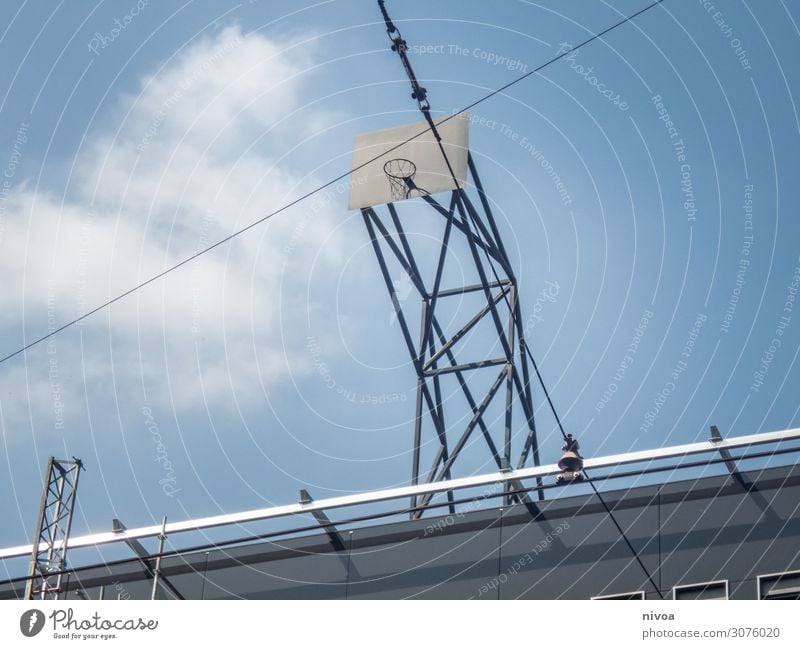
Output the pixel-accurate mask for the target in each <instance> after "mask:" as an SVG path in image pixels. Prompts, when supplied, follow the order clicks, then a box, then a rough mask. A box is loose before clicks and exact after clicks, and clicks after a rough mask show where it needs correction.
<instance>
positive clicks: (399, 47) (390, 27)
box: [378, 0, 664, 599]
mask: <svg viewBox="0 0 800 649" xmlns="http://www.w3.org/2000/svg"><path fill="white" fill-rule="evenodd" d="M661 2H663V0H656V2H653V3H652V4H650V5H648V6H647V7H645V8H644V9H641V10H640V11H638V12H636V13H634V14H631V15H630V16H628V17H627V18H625V19H623V20H621V21H620V22H618V23H617V24H616V25H614V26H612V27H609V28H607V29H606V30H604V31H602V32H599V33H598V34H596V35H594V36H593V37H592V38H590V39H588V40H587V41H584V43H582V44H581V45H579V46H578V47H581V46H582V45H585V44H586V43H587V42H591V41H592V40H595V39H597V38H600V37H601V36H602V35H603V34H605V33H608V32H609V31H611V30H612V29H614V28H615V27H619V26H620V25H623V24H625V23H627V22H629V21H631V20H633V19H634V18H635V17H636V16H639V15H641V14H643V13H644V12H645V11H647V10H648V9H652V8H653V7H655V6H656V5H659V4H661ZM378 5H379V6H380V8H381V11H382V13H383V16H384V20H385V22H386V31H387V33H388V34H389V37H390V38H391V39H392V42H393V43H394V46H393V48H392V49H393V50H395V51H396V52H397V53H398V55H399V56H400V59H401V61H402V62H403V67H404V68H405V69H406V72H407V74H408V77H409V81H410V82H411V85H412V88H414V90H415V94H416V95H417V98H418V103H419V104H420V110H421V111H422V113H423V115H424V116H425V118H426V119H427V120H428V123H429V124H430V129H431V130H432V131H433V134H434V135H435V136H436V141H437V143H438V145H439V151H440V152H441V154H442V157H443V158H444V162H445V164H446V165H447V170H448V172H449V174H450V178H451V179H452V181H453V185H454V186H455V187H456V188H457V189H456V191H459V189H458V188H459V182H458V179H457V178H456V173H455V171H454V170H453V167H452V165H451V164H450V159H449V158H448V156H447V152H446V151H445V149H444V145H443V144H442V141H441V138H440V137H439V136H438V133H437V128H436V125H435V124H434V122H433V121H432V119H431V116H430V104H429V103H428V102H427V98H426V95H425V94H424V92H423V96H422V100H423V101H424V104H423V103H421V102H419V93H418V91H417V87H418V85H419V84H418V83H417V80H416V77H415V75H414V72H413V70H412V68H411V64H410V62H409V61H408V58H407V56H406V54H405V51H406V44H405V41H403V39H402V36H401V34H400V31H399V30H398V29H397V27H396V26H395V25H394V24H393V23H392V21H391V19H390V18H389V15H388V13H387V12H386V9H385V7H384V2H383V0H378ZM393 33H396V34H397V36H394V37H393V36H392V34H393ZM575 49H577V48H575ZM559 58H561V57H556V58H554V59H552V60H551V61H549V62H548V63H545V64H543V65H542V66H540V67H539V68H537V69H535V70H532V71H531V72H529V73H528V74H527V75H524V76H529V75H531V74H535V73H536V72H537V71H538V70H540V69H541V68H542V67H544V66H545V65H548V64H549V63H551V62H553V61H556V60H558V59H559ZM521 78H522V77H521ZM517 81H519V79H517V80H515V81H513V82H511V83H509V84H507V85H506V86H503V87H501V88H499V89H498V90H496V91H494V93H492V94H497V93H498V92H502V90H503V89H504V88H507V87H509V86H511V85H513V84H514V83H516V82H517ZM488 96H491V95H488ZM488 96H487V98H488ZM472 105H475V104H472ZM470 107H471V106H470ZM468 109H469V107H468V108H465V109H464V110H465V111H466V110H468ZM462 112H463V111H462ZM465 212H466V213H467V214H468V217H469V219H470V220H471V221H472V224H473V227H475V229H476V233H477V232H480V228H479V227H478V223H477V218H476V217H475V216H474V215H473V214H472V213H471V212H470V210H465ZM482 249H483V253H484V256H485V257H486V261H487V262H488V263H489V268H490V269H491V271H492V275H493V276H494V280H495V282H497V283H498V284H500V283H501V282H500V277H499V276H498V274H497V269H496V268H495V265H494V261H492V257H491V255H490V254H489V251H488V250H487V249H486V248H482ZM501 251H502V248H501ZM501 254H503V256H505V253H504V252H501ZM506 262H507V260H506ZM503 299H504V300H505V303H506V306H507V307H508V310H509V313H511V314H512V317H513V314H514V309H513V308H512V306H511V302H510V301H509V299H508V296H507V294H506V293H503ZM521 341H522V344H523V346H524V348H525V351H526V353H527V355H528V357H529V358H530V361H531V364H532V365H533V369H534V371H535V372H536V377H537V379H538V380H539V385H541V387H542V392H543V393H544V396H545V397H546V399H547V403H548V405H549V406H550V410H551V411H552V413H553V417H554V418H555V420H556V423H557V424H558V428H559V430H560V431H561V436H562V437H563V438H564V441H567V442H568V441H569V437H568V436H567V432H566V431H565V430H564V425H563V424H562V422H561V418H560V417H559V415H558V411H557V410H556V407H555V404H553V400H552V399H551V397H550V392H549V391H548V390H547V386H546V385H545V383H544V379H543V378H542V374H541V372H540V371H539V366H538V364H537V363H536V360H535V359H534V357H533V352H531V348H530V347H529V345H528V341H527V339H525V338H522V339H521ZM583 475H584V477H585V478H586V481H587V482H588V483H589V485H590V486H591V488H592V491H593V492H594V494H595V496H597V499H598V500H599V501H600V503H601V504H602V505H603V509H605V511H606V514H607V515H608V517H609V518H610V519H611V521H612V522H613V524H614V527H616V528H617V531H618V532H619V535H620V536H621V537H622V539H623V540H624V541H625V544H626V545H627V546H628V549H629V550H630V552H631V554H632V555H633V557H634V558H635V559H636V561H637V563H638V564H639V567H641V569H642V571H643V572H644V574H645V575H646V576H647V579H648V580H649V581H650V584H651V585H652V586H653V588H654V589H655V591H656V593H658V596H659V597H660V598H661V599H664V595H663V594H662V593H661V589H660V588H659V587H658V586H657V585H656V582H655V580H654V579H653V576H652V575H651V574H650V571H649V570H648V569H647V567H646V566H645V565H644V562H643V561H642V559H641V557H640V556H639V553H638V552H637V551H636V549H635V548H634V547H633V544H632V543H631V541H630V539H629V538H628V536H627V534H625V531H624V530H623V529H622V526H621V525H620V524H619V521H618V520H617V518H616V516H614V513H613V512H612V510H611V508H610V507H609V506H608V503H606V501H605V498H603V496H602V495H601V494H600V492H599V491H598V489H597V487H595V484H594V481H593V480H592V479H591V478H590V477H589V475H588V473H586V471H584V472H583Z"/></svg>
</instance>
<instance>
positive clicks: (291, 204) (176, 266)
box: [0, 0, 664, 364]
mask: <svg viewBox="0 0 800 649" xmlns="http://www.w3.org/2000/svg"><path fill="white" fill-rule="evenodd" d="M663 1H664V0H656V2H653V3H652V4H650V5H648V6H647V7H645V8H644V9H641V10H639V11H637V12H636V13H633V14H631V15H630V16H628V17H626V18H624V19H623V20H620V21H619V22H617V23H615V24H613V25H611V26H610V27H607V28H605V29H604V30H602V31H600V32H597V33H596V34H594V35H592V36H591V37H589V38H587V39H586V40H585V41H582V42H581V43H578V44H577V45H576V46H575V47H572V48H570V49H568V50H565V51H564V52H561V53H560V54H557V55H556V56H554V57H553V58H551V59H549V60H548V61H545V62H544V63H542V64H541V65H539V66H537V67H536V68H534V69H533V70H531V71H530V72H527V73H525V74H523V75H521V76H519V77H517V78H516V79H514V80H512V81H510V82H508V83H506V84H504V85H502V86H500V87H499V88H496V89H495V90H493V91H491V92H489V93H488V94H486V95H484V96H482V97H480V98H479V99H476V100H475V101H473V102H472V103H470V104H468V105H467V106H464V108H462V109H461V110H460V111H457V112H455V113H453V114H452V115H449V116H447V117H445V118H443V119H442V120H441V121H439V125H442V124H444V123H446V122H448V121H450V120H451V119H454V118H455V117H456V116H457V115H459V114H461V113H464V112H466V111H468V110H471V109H472V108H474V107H475V106H477V105H479V104H481V103H483V102H484V101H487V100H489V99H491V98H492V97H495V96H496V95H498V94H500V93H502V92H503V91H505V90H508V89H509V88H511V87H512V86H514V85H515V84H517V83H519V82H520V81H523V80H525V79H527V78H528V77H530V76H532V75H534V74H537V73H538V72H540V71H541V70H543V69H544V68H546V67H547V66H549V65H552V64H553V63H555V62H556V61H559V60H560V59H562V58H564V57H565V56H567V55H569V54H570V53H572V52H575V51H576V50H578V49H580V48H581V47H583V46H585V45H588V44H589V43H591V42H592V41H594V40H597V39H598V38H602V37H603V36H605V35H606V34H608V33H609V32H611V31H612V30H614V29H616V28H617V27H620V26H622V25H624V24H625V23H627V22H629V21H631V20H633V19H634V18H636V17H637V16H640V15H641V14H643V13H645V12H646V11H648V10H650V9H652V8H653V7H655V6H656V5H659V4H661V3H662V2H663ZM430 130H431V128H430V126H429V127H428V128H425V129H423V130H421V131H420V132H419V133H417V134H416V135H413V136H412V137H410V138H408V139H407V140H405V141H403V142H400V143H399V144H397V145H395V146H393V147H391V148H389V149H387V150H386V151H383V152H381V153H380V154H378V155H376V156H375V157H374V158H371V159H369V160H367V161H366V162H364V163H363V164H361V165H358V166H357V167H354V168H353V169H351V170H350V171H347V172H345V173H343V174H340V175H338V176H336V177H335V178H332V179H331V180H329V181H327V182H325V183H323V184H322V185H319V186H318V187H316V188H315V189H312V190H311V191H309V192H307V193H305V194H303V195H302V196H300V197H299V198H296V199H294V200H292V201H290V202H288V203H286V204H285V205H283V206H282V207H279V208H278V209H276V210H274V211H273V212H270V213H269V214H267V215H266V216H262V217H261V218H259V219H257V220H255V221H253V222H252V223H250V224H249V225H246V226H244V227H243V228H241V229H239V230H236V231H235V232H232V233H231V234H229V235H227V236H226V237H223V238H222V239H220V240H219V241H217V242H215V243H212V244H211V245H209V246H208V247H206V248H203V249H202V250H199V251H198V252H196V253H194V254H193V255H191V256H189V257H186V258H185V259H183V260H182V261H179V262H178V263H176V264H174V265H172V266H170V267H169V268H166V269H165V270H163V271H161V272H160V273H157V274H156V275H153V276H152V277H150V278H149V279H146V280H144V281H143V282H141V283H140V284H137V285H136V286H133V287H131V288H129V289H128V290H127V291H125V292H123V293H120V294H119V295H117V296H116V297H114V298H111V299H110V300H108V301H106V302H103V303H102V304H100V305H98V306H96V307H95V308H93V309H91V310H90V311H86V312H85V313H83V314H81V315H79V316H78V317H77V318H75V319H73V320H70V321H69V322H65V323H64V324H62V325H60V326H58V327H56V328H55V329H53V330H52V331H49V332H48V333H47V334H44V335H42V336H40V337H38V338H36V339H34V340H33V341H31V342H29V343H25V344H24V345H23V346H22V347H20V348H19V349H17V350H15V351H13V352H11V353H9V354H6V355H5V356H3V357H2V358H0V364H2V363H5V362H6V361H8V360H11V359H12V358H14V357H15V356H18V355H19V354H22V353H23V352H25V351H27V350H28V349H30V348H31V347H34V346H36V345H38V344H40V343H42V342H44V341H45V340H48V339H49V338H52V337H53V336H55V335H56V334H58V333H60V332H62V331H64V330H65V329H68V328H69V327H72V326H73V325H76V324H77V323H79V322H81V321H82V320H85V319H86V318H88V317H90V316H92V315H94V314H95V313H97V312H98V311H102V310H103V309H105V308H107V307H109V306H111V305H112V304H114V303H116V302H119V301H120V300H122V299H123V298H126V297H128V296H129V295H131V294H132V293H135V292H136V291H138V290H140V289H142V288H144V287H145V286H147V285H148V284H152V283H153V282H155V281H156V280H159V279H161V278H162V277H165V276H166V275H168V274H169V273H171V272H173V271H175V270H178V269H179V268H181V267H182V266H185V265H186V264H188V263H189V262H191V261H194V260H195V259H197V258H198V257H201V256H203V255H205V254H206V253H208V252H211V251H212V250H214V249H215V248H218V247H219V246H221V245H223V244H225V243H228V242H229V241H231V240H232V239H235V238H236V237H238V236H239V235H241V234H244V233H245V232H247V231H248V230H251V229H252V228H254V227H256V226H257V225H260V224H261V223H264V222H265V221H268V220H269V219H271V218H272V217H273V216H277V215H278V214H280V213H281V212H285V211H286V210H288V209H289V208H291V207H294V206H295V205H298V204H299V203H302V202H303V201H305V200H306V199H308V198H310V197H311V196H313V195H314V194H317V193H319V192H321V191H322V190H323V189H327V188H328V187H330V186H331V185H333V184H335V183H337V182H339V181H340V180H343V179H345V178H347V177H348V176H350V175H351V174H353V173H354V172H356V171H358V170H359V169H362V168H363V167H366V166H367V165H369V164H371V163H373V162H375V161H376V160H378V159H379V158H382V157H383V156H384V155H386V154H387V153H391V152H392V151H395V150H396V149H399V148H400V147H402V146H405V145H406V144H408V143H409V142H411V141H413V140H415V139H417V138H418V137H421V136H422V135H425V133H427V132H429V131H430Z"/></svg>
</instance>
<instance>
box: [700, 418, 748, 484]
mask: <svg viewBox="0 0 800 649" xmlns="http://www.w3.org/2000/svg"><path fill="white" fill-rule="evenodd" d="M708 441H709V442H711V443H712V444H715V443H717V442H721V441H722V434H721V433H720V432H719V428H717V427H716V426H712V427H711V437H709V438H708ZM718 451H719V454H720V455H721V456H722V459H724V460H725V466H726V467H728V471H729V472H730V474H731V477H732V478H733V479H734V480H736V482H738V483H739V484H740V485H742V486H743V487H744V488H745V489H746V488H747V487H748V485H747V483H746V482H745V480H744V478H743V477H742V474H741V473H739V469H738V468H737V466H736V462H734V460H733V457H732V456H731V452H730V451H729V450H728V449H727V448H720V449H718Z"/></svg>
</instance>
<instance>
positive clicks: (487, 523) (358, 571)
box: [0, 466, 800, 599]
mask: <svg viewBox="0 0 800 649" xmlns="http://www.w3.org/2000/svg"><path fill="white" fill-rule="evenodd" d="M567 492H568V490H567ZM603 498H604V500H605V501H606V503H607V504H608V506H609V507H610V508H611V509H612V511H613V512H614V516H615V517H616V519H617V521H618V523H619V525H620V526H621V527H622V529H623V530H624V531H625V534H626V536H627V537H628V539H629V541H630V543H631V544H632V545H633V547H634V548H635V549H636V552H637V554H638V555H639V558H640V559H641V561H642V562H643V564H644V566H645V567H646V568H647V571H648V572H649V573H650V575H651V576H652V578H653V580H654V581H655V583H656V585H657V586H658V589H659V592H660V593H661V595H662V596H663V597H664V598H665V599H672V597H673V588H674V587H676V586H678V587H681V586H691V585H696V584H704V583H708V582H714V581H724V582H726V588H727V594H728V597H729V598H731V599H757V598H758V597H759V592H760V591H761V596H762V597H763V596H765V593H767V592H769V593H771V594H772V596H774V597H778V596H781V597H793V596H800V577H798V575H800V511H799V510H800V468H798V467H797V466H789V467H779V468H775V469H770V470H768V471H763V472H760V473H755V472H754V473H750V474H745V475H744V476H742V478H741V479H740V480H736V479H734V478H732V477H730V476H728V475H724V476H715V477H709V478H703V479H699V480H691V481H682V482H673V483H667V484H664V485H654V486H647V487H637V488H633V489H629V490H619V491H610V492H605V493H603ZM162 568H163V575H164V576H165V577H166V578H167V580H168V581H169V583H170V584H171V585H172V586H174V588H176V589H177V590H178V591H179V592H180V594H181V596H183V597H185V598H187V599H200V598H205V599H229V598H248V599H292V598H313V599H343V598H369V599H377V598H392V599H400V598H427V599H435V598H448V599H450V598H452V599H517V598H523V599H557V598H560V599H589V598H592V597H609V596H619V595H623V594H630V593H636V592H638V591H644V593H645V597H646V598H647V599H657V598H658V597H659V594H658V593H657V592H656V590H655V588H654V587H653V584H652V583H650V581H649V579H648V577H647V575H646V574H645V571H644V570H643V569H642V567H641V566H640V565H639V563H638V562H637V560H636V558H635V557H634V556H633V554H632V553H631V551H630V548H628V546H627V544H626V543H625V541H624V540H623V539H622V538H621V536H620V534H619V532H618V530H617V528H616V526H615V525H614V523H613V521H612V520H611V519H610V518H609V516H608V515H607V514H606V512H605V509H604V508H603V506H602V504H601V503H600V501H599V499H598V498H597V497H596V496H594V495H577V496H572V497H559V498H554V499H552V500H547V501H543V502H536V503H535V505H533V506H525V505H515V506H513V507H505V508H492V509H484V510H480V511H471V512H468V513H462V514H455V515H449V516H448V515H445V516H439V517H436V518H429V519H427V518H426V519H423V520H421V521H404V522H400V523H392V524H385V525H378V526H374V527H366V528H359V529H354V530H350V531H348V530H345V531H341V530H340V531H339V532H338V535H334V536H329V535H327V534H315V535H311V536H302V537H296V538H291V539H287V540H284V541H278V542H269V543H264V542H260V543H252V544H248V545H240V546H236V547H231V548H228V549H218V550H213V551H211V552H208V553H205V552H194V553H186V554H182V555H178V556H171V557H167V558H165V559H164V561H163V563H162ZM792 571H795V573H794V575H793V576H792V575H791V574H787V575H786V576H785V577H781V575H784V574H785V573H791V572H792ZM759 584H761V587H760V589H759ZM65 585H66V586H67V590H68V592H67V597H68V598H70V599H74V598H76V597H78V596H79V593H78V591H81V595H82V596H84V597H87V598H89V599H97V598H98V597H99V596H100V590H101V587H102V589H103V596H104V598H105V599H118V598H119V599H147V598H149V597H150V594H151V590H152V579H151V577H150V576H149V574H148V572H147V570H146V568H145V567H144V566H143V565H142V563H140V562H139V561H138V560H137V559H131V560H130V561H124V562H115V563H113V564H109V565H105V566H93V567H87V568H78V569H76V570H74V571H73V572H72V573H70V574H69V575H68V579H66V580H65ZM23 589H24V582H17V583H14V584H9V583H7V582H6V583H0V599H15V598H20V597H22V593H23ZM792 589H796V590H797V592H794V590H792ZM695 590H696V589H695ZM789 591H791V592H789ZM682 592H684V594H687V593H688V594H691V592H694V591H692V590H691V589H687V590H686V591H682ZM698 592H700V593H701V594H706V592H705V589H703V588H700V590H699V591H698ZM712 594H714V593H712ZM718 594H719V593H718V592H717V595H718ZM687 596H688V595H687ZM159 597H160V598H171V597H173V595H172V593H171V592H170V590H169V589H168V588H160V589H159Z"/></svg>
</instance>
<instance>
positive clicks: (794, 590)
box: [756, 570, 800, 599]
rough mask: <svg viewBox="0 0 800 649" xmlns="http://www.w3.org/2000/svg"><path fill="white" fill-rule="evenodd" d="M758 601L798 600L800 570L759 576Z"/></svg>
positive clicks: (799, 596)
mask: <svg viewBox="0 0 800 649" xmlns="http://www.w3.org/2000/svg"><path fill="white" fill-rule="evenodd" d="M756 581H757V583H758V599H800V570H795V571H794V572H780V573H775V574H772V575H759V577H758V579H757V580H756Z"/></svg>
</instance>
